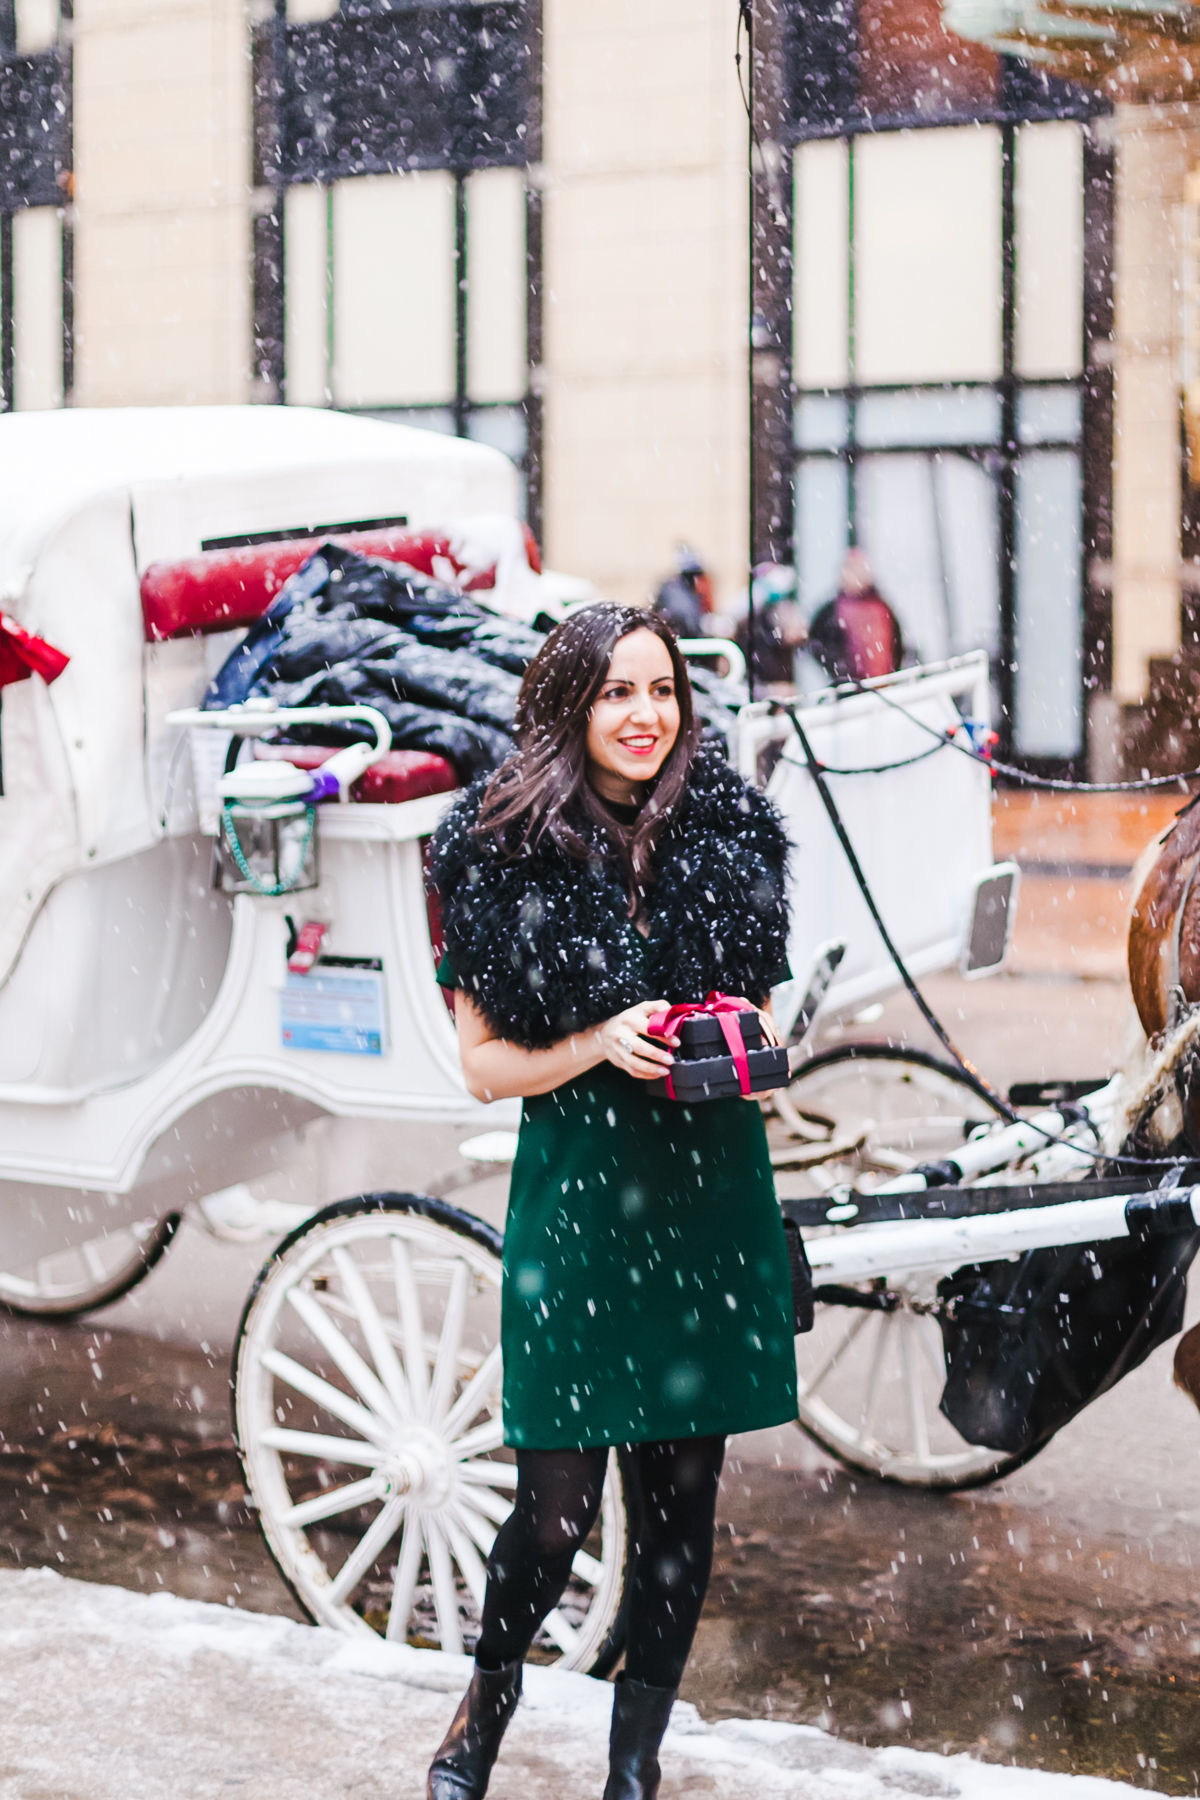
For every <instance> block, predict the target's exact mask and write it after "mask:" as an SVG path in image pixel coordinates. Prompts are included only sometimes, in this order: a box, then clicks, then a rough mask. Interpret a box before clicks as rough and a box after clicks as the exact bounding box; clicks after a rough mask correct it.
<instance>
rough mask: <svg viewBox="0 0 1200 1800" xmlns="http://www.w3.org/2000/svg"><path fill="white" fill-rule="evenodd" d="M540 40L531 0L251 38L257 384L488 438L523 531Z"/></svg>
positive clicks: (533, 432) (312, 24)
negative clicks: (520, 494)
mask: <svg viewBox="0 0 1200 1800" xmlns="http://www.w3.org/2000/svg"><path fill="white" fill-rule="evenodd" d="M0 4H3V0H0ZM540 41H541V40H540V10H539V6H538V3H537V0H491V3H490V4H489V5H487V6H480V5H478V4H477V3H476V0H419V3H417V4H414V3H413V0H403V3H396V4H391V3H390V0H345V3H344V4H341V5H338V4H337V3H336V0H275V7H274V16H273V18H271V19H268V20H266V21H264V22H263V23H262V24H260V25H259V26H258V27H257V28H256V30H255V37H254V53H255V143H256V176H255V182H256V188H257V194H256V209H257V210H256V222H255V366H256V371H257V374H258V378H259V391H260V392H261V394H262V396H263V398H268V399H272V400H277V399H281V398H284V399H286V400H287V401H288V402H289V403H291V404H293V405H295V404H302V405H309V406H336V407H339V408H343V409H346V410H349V411H354V412H361V413H366V414H370V415H371V416H373V417H376V418H382V419H394V420H401V421H404V422H407V423H410V424H414V425H421V426H425V427H427V428H429V429H432V430H436V431H445V432H454V433H456V434H458V435H459V436H463V437H471V438H475V439H478V440H479V441H481V442H485V443H489V444H492V445H494V446H495V447H496V448H498V449H500V450H503V451H505V452H506V453H507V454H508V455H509V456H511V457H512V458H513V460H514V461H515V462H516V463H517V464H518V466H519V467H520V468H521V469H522V470H523V471H524V472H525V475H526V479H527V486H528V489H529V493H528V501H529V511H530V513H531V517H532V522H533V524H534V528H535V530H536V529H537V527H538V507H539V493H538V485H537V482H538V469H539V460H540V459H539V446H540V432H541V411H540V401H539V399H538V397H537V394H536V393H535V392H534V391H532V390H533V383H532V382H531V379H530V365H531V364H536V363H537V362H538V361H539V344H538V341H537V339H538V334H539V332H540V289H539V280H540V274H539V271H540V256H539V243H540V212H539V207H538V199H537V194H536V191H535V190H533V189H532V188H531V187H530V186H529V185H528V183H527V176H526V170H527V167H528V166H529V165H530V164H536V163H537V161H538V160H539V158H540V155H541V146H540V119H541V110H540V91H541V90H540V81H541V74H540V69H541V62H540ZM527 237H528V238H529V240H530V241H529V242H528V243H527Z"/></svg>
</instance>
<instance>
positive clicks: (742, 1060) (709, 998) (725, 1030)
mask: <svg viewBox="0 0 1200 1800" xmlns="http://www.w3.org/2000/svg"><path fill="white" fill-rule="evenodd" d="M756 1010H757V1009H756V1008H755V1007H753V1006H751V1004H750V1002H749V1000H742V999H740V998H739V997H738V995H736V994H718V993H717V991H716V989H715V988H714V989H713V991H712V993H710V994H706V995H705V996H704V1003H703V1005H701V1006H697V1005H695V1004H694V1003H692V1002H690V1001H687V1002H684V1003H682V1004H680V1005H679V1006H673V1007H671V1009H670V1011H669V1012H665V1013H652V1014H651V1016H650V1020H649V1023H648V1024H647V1027H646V1029H647V1031H648V1032H649V1034H650V1036H651V1037H664V1038H669V1037H674V1036H675V1027H676V1025H678V1024H679V1023H680V1021H681V1020H682V1019H690V1018H695V1016H696V1015H697V1013H707V1014H708V1015H709V1017H710V1018H715V1019H716V1021H717V1024H718V1025H719V1026H720V1027H721V1035H722V1037H723V1038H724V1039H725V1043H726V1046H727V1047H728V1050H729V1054H730V1056H732V1058H733V1066H734V1068H735V1069H736V1070H737V1078H738V1086H739V1087H740V1088H741V1090H742V1093H743V1094H748V1093H749V1092H750V1059H749V1057H748V1056H747V1054H746V1046H745V1044H744V1043H743V1042H742V1032H741V1027H740V1026H739V1025H738V1023H737V1015H738V1013H744V1012H755V1011H756ZM667 1093H668V1094H669V1096H670V1098H671V1099H672V1100H674V1099H675V1083H674V1082H673V1081H672V1079H671V1071H670V1070H669V1069H668V1070H667Z"/></svg>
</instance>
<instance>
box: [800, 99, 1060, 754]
mask: <svg viewBox="0 0 1200 1800" xmlns="http://www.w3.org/2000/svg"><path fill="white" fill-rule="evenodd" d="M1082 131H1083V128H1082V126H1080V125H1079V124H1076V123H1074V122H1070V121H1052V122H1046V123H1035V124H1027V125H1021V126H1018V127H1013V126H1000V125H971V126H958V127H953V126H952V127H948V128H937V129H926V130H921V131H909V132H876V133H872V134H856V135H852V136H848V137H844V138H834V139H826V140H824V141H818V142H808V143H802V144H800V145H799V146H798V147H797V150H796V153H795V161H794V174H795V267H796V291H795V304H794V320H795V344H794V368H795V380H796V387H797V398H796V412H795V425H796V457H797V466H796V559H797V568H798V574H799V582H800V592H801V597H802V599H803V602H804V604H805V606H806V607H807V608H808V609H809V610H810V611H813V610H815V609H816V607H817V606H819V605H820V604H821V602H822V601H823V600H825V599H827V598H828V597H829V596H830V595H831V594H832V593H833V592H834V591H835V590H836V584H837V574H838V569H839V566H840V563H841V559H842V557H843V555H844V554H845V551H846V549H847V547H848V546H849V545H850V544H851V543H857V544H860V545H862V546H863V547H864V548H865V549H866V550H867V551H868V553H869V555H870V557H871V559H872V562H873V564H874V566H875V570H876V575H877V578H878V582H879V586H880V588H881V589H882V591H883V592H884V594H885V595H886V597H887V598H888V599H889V600H890V601H891V603H892V605H893V606H894V607H895V609H896V611H897V613H898V615H899V617H900V620H901V624H902V627H903V630H904V635H905V639H906V641H907V642H908V644H909V645H910V646H911V647H912V648H913V650H915V652H916V653H917V655H918V656H919V657H920V658H921V660H923V661H935V660H938V659H940V658H942V657H944V656H947V655H953V654H955V653H957V652H959V651H962V650H966V649H973V648H978V647H982V648H985V649H986V650H987V651H988V653H989V656H990V658H991V660H992V664H993V669H994V673H995V679H996V686H997V699H998V701H1000V702H1002V703H1004V710H1005V711H1006V712H1007V713H1008V714H1009V715H1010V727H1011V737H1012V747H1013V749H1014V750H1016V751H1017V752H1018V753H1019V754H1021V755H1024V756H1026V757H1033V758H1048V759H1055V760H1057V759H1064V758H1072V757H1074V756H1076V755H1077V754H1078V752H1079V750H1080V747H1081V737H1082V706H1083V684H1082V667H1081V657H1082V630H1083V625H1082V616H1083V615H1082V606H1081V585H1082V574H1083V570H1082V561H1083V530H1082V521H1083V511H1082V479H1081V461H1080V441H1081V420H1082V406H1081V378H1082V374H1083V339H1084V331H1083V222H1084V203H1083V167H1082Z"/></svg>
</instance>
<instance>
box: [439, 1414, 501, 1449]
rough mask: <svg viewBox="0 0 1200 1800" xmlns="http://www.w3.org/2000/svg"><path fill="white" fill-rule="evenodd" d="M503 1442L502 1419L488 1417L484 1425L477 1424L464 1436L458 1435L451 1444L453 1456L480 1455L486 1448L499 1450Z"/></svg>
mask: <svg viewBox="0 0 1200 1800" xmlns="http://www.w3.org/2000/svg"><path fill="white" fill-rule="evenodd" d="M503 1443H504V1421H503V1419H489V1420H488V1421H487V1423H486V1424H484V1425H477V1426H476V1427H475V1429H474V1431H468V1433H467V1435H466V1437H460V1438H459V1439H458V1441H457V1442H456V1443H454V1444H451V1446H450V1448H451V1450H453V1452H454V1454H455V1456H482V1455H483V1454H484V1453H485V1452H486V1451H488V1450H499V1449H500V1448H501V1446H502V1445H503Z"/></svg>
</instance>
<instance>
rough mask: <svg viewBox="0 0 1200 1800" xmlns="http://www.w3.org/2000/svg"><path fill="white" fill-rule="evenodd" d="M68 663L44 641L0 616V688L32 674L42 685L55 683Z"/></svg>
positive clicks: (58, 651) (59, 651)
mask: <svg viewBox="0 0 1200 1800" xmlns="http://www.w3.org/2000/svg"><path fill="white" fill-rule="evenodd" d="M70 660H71V659H70V657H69V656H64V655H63V652H62V651H61V650H56V649H55V648H54V645H53V644H48V643H47V642H46V640H45V638H40V637H34V635H33V633H32V632H30V631H25V630H23V629H22V627H21V626H20V625H18V624H17V622H16V620H15V619H10V618H9V616H8V614H7V613H0V688H4V687H8V686H9V684H10V683H11V682H14V681H28V680H29V677H30V676H31V675H33V674H37V675H40V676H41V678H42V680H43V681H45V682H51V681H57V680H58V678H59V676H60V675H61V674H62V672H63V670H64V669H65V668H66V666H67V664H68V663H69V662H70Z"/></svg>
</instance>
